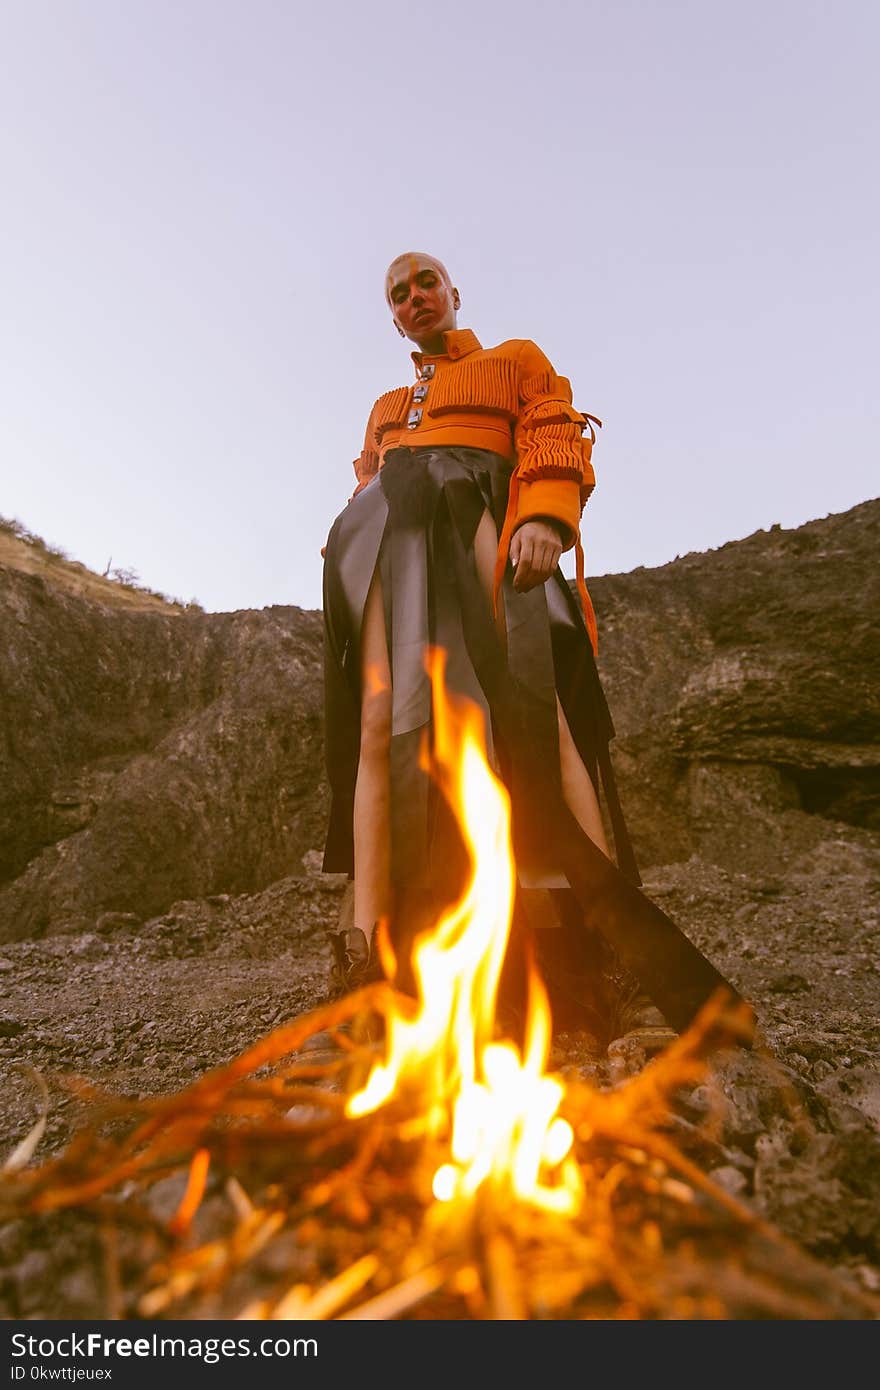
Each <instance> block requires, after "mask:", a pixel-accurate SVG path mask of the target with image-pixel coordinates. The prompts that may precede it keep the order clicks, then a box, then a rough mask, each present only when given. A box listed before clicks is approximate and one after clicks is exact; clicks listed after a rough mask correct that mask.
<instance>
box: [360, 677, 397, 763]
mask: <svg viewBox="0 0 880 1390" xmlns="http://www.w3.org/2000/svg"><path fill="white" fill-rule="evenodd" d="M390 749H391V691H390V690H372V691H365V692H364V697H363V700H362V702H361V761H362V762H363V761H367V762H372V763H380V762H386V761H387V759H388V754H389V751H390Z"/></svg>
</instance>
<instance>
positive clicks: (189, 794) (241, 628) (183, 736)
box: [0, 501, 880, 1318]
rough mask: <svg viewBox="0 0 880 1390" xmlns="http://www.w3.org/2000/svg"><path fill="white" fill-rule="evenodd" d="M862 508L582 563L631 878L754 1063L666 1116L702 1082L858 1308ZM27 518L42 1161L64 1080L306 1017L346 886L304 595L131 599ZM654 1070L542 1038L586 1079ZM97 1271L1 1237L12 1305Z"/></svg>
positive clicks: (212, 1053)
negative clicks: (328, 840)
mask: <svg viewBox="0 0 880 1390" xmlns="http://www.w3.org/2000/svg"><path fill="white" fill-rule="evenodd" d="M878 524H880V501H873V502H867V503H864V504H863V505H861V506H859V507H855V508H853V509H852V510H851V511H849V512H846V513H843V514H841V515H838V516H829V517H826V518H824V519H821V520H817V521H813V522H810V523H808V524H807V525H806V526H803V527H799V528H797V529H795V530H791V531H784V530H782V529H781V528H779V527H772V528H771V529H770V530H769V531H761V532H757V533H756V534H755V535H754V536H750V537H748V538H746V539H745V540H742V541H736V542H732V543H730V544H729V545H726V546H722V547H721V548H720V549H718V550H717V551H711V552H708V553H705V554H693V555H688V556H684V557H682V558H681V559H679V560H676V561H675V562H674V563H672V564H669V565H665V566H662V567H660V568H659V569H656V570H645V569H639V570H635V571H633V572H632V573H630V574H626V575H609V576H604V577H602V578H600V579H596V580H590V588H591V592H592V594H593V598H594V602H595V604H596V609H597V613H598V616H599V626H600V633H601V642H600V659H599V664H600V669H601V675H602V680H603V684H604V687H605V690H606V693H607V694H608V698H609V703H610V706H611V709H612V712H613V715H614V720H615V724H616V728H617V739H616V741H615V744H614V749H613V751H614V759H615V766H616V768H617V772H618V777H619V781H620V787H621V792H622V799H623V805H624V808H625V811H626V814H627V818H628V821H629V823H630V826H631V829H632V833H633V839H634V842H635V846H636V851H637V856H638V859H639V862H640V864H642V865H648V866H652V867H649V868H647V869H645V870H644V876H645V879H646V891H647V892H648V893H649V894H650V895H651V896H653V897H654V898H655V899H656V901H657V902H658V904H659V905H660V906H661V907H662V908H663V909H664V910H665V911H666V912H667V913H668V914H669V915H670V916H672V917H673V919H674V920H676V921H677V922H678V923H679V924H680V925H681V926H682V928H683V929H684V930H685V931H686V932H687V933H689V934H690V935H691V937H692V938H693V940H694V941H695V942H696V943H697V945H698V946H700V948H701V949H702V950H703V951H704V952H705V953H706V954H707V955H708V956H709V957H710V958H711V959H712V960H713V961H714V962H715V963H716V964H717V965H718V967H719V968H720V969H721V971H722V972H723V973H724V974H725V975H726V976H727V977H728V978H729V979H730V980H731V981H732V983H733V984H735V985H736V986H737V987H738V988H739V989H740V990H741V992H742V993H743V994H744V995H745V996H746V997H747V998H749V999H750V1000H751V1001H752V1002H753V1003H754V1005H755V1006H756V1009H757V1012H758V1015H759V1019H760V1024H761V1027H762V1030H763V1034H764V1036H765V1038H766V1040H767V1043H768V1046H769V1052H770V1056H769V1057H768V1056H764V1055H755V1054H749V1055H746V1054H738V1055H737V1056H735V1057H726V1058H719V1059H718V1060H717V1064H716V1066H715V1067H714V1071H713V1076H712V1078H711V1081H710V1083H708V1084H707V1085H705V1086H701V1087H697V1088H696V1089H695V1090H694V1091H692V1092H690V1093H688V1094H686V1095H684V1094H683V1095H681V1096H679V1097H678V1099H677V1102H676V1111H677V1123H678V1124H679V1126H680V1133H681V1134H682V1135H683V1136H685V1137H686V1136H687V1135H691V1136H692V1135H693V1126H695V1125H699V1124H700V1122H701V1121H702V1120H704V1119H705V1118H706V1116H707V1115H709V1114H714V1106H715V1104H716V1101H717V1099H718V1097H719V1096H722V1097H723V1098H724V1102H725V1109H724V1122H723V1128H722V1130H721V1132H720V1133H719V1134H717V1135H716V1138H715V1140H714V1141H713V1142H712V1143H703V1144H702V1147H701V1152H700V1161H701V1163H702V1164H703V1167H704V1168H705V1169H706V1170H707V1171H709V1172H711V1173H712V1174H713V1178H714V1180H715V1181H716V1182H718V1183H719V1184H720V1185H721V1186H723V1187H724V1188H725V1189H726V1190H727V1191H729V1192H731V1193H734V1194H736V1195H738V1196H741V1197H742V1198H744V1200H745V1201H746V1202H748V1203H750V1204H752V1206H753V1207H754V1209H755V1210H756V1211H759V1212H761V1213H763V1214H764V1215H765V1216H767V1217H768V1218H769V1219H770V1221H771V1222H773V1223H774V1224H775V1225H776V1227H778V1228H779V1229H780V1230H781V1231H783V1232H785V1233H786V1234H788V1235H789V1236H791V1237H792V1238H793V1239H794V1241H795V1242H796V1243H797V1245H798V1246H800V1248H801V1249H803V1250H806V1251H808V1252H810V1254H811V1255H812V1256H814V1257H816V1258H817V1259H818V1260H819V1261H820V1262H821V1264H822V1266H823V1267H824V1268H825V1269H826V1270H828V1271H836V1272H837V1274H838V1275H839V1277H840V1279H841V1280H842V1281H843V1283H842V1285H841V1287H842V1288H843V1289H844V1290H850V1291H851V1295H852V1298H853V1299H856V1298H857V1296H858V1295H859V1293H861V1294H862V1295H868V1296H874V1295H876V1296H878V1297H880V1201H878V1198H880V1137H878V1130H880V988H878V983H880V982H878V970H880V952H878V941H877V936H878V902H880V753H878V748H880V699H878V694H880V682H878V681H877V679H876V676H877V670H878V668H880V650H878V628H877V622H876V614H877V611H878V609H880V593H878V580H880V571H878V569H877V565H876V550H877V545H876V537H877V528H878ZM20 531H21V528H19V531H18V532H15V533H14V534H13V533H12V532H11V531H10V529H9V526H8V525H7V526H6V529H5V530H4V529H3V526H2V525H0V540H2V541H3V545H2V546H0V649H2V650H3V652H4V661H3V662H2V663H0V1162H2V1161H3V1159H4V1157H5V1156H6V1155H8V1154H9V1153H11V1152H12V1151H13V1150H14V1148H15V1146H16V1145H17V1143H18V1142H19V1141H20V1140H21V1139H22V1138H23V1137H24V1136H25V1135H26V1134H27V1133H28V1132H29V1130H30V1129H31V1126H32V1125H33V1123H34V1121H35V1119H36V1117H37V1115H38V1114H39V1110H40V1085H41V1084H42V1083H41V1082H40V1081H38V1080H37V1079H36V1074H37V1073H38V1074H39V1076H40V1077H42V1078H44V1080H45V1083H46V1084H47V1085H48V1087H49V1109H48V1119H47V1127H46V1132H45V1134H44V1135H43V1137H42V1139H41V1142H40V1145H39V1147H38V1149H37V1154H36V1157H37V1159H39V1158H40V1157H45V1156H47V1155H48V1154H50V1153H52V1152H55V1151H57V1150H58V1149H59V1148H60V1147H61V1146H62V1145H63V1144H64V1143H65V1142H66V1140H67V1139H68V1138H69V1137H70V1135H71V1133H73V1131H74V1130H75V1128H76V1126H77V1124H78V1123H79V1121H80V1120H81V1118H82V1113H83V1105H82V1101H81V1099H80V1098H79V1096H78V1093H77V1091H76V1088H75V1087H73V1086H72V1085H71V1081H70V1078H71V1077H73V1076H75V1075H80V1076H85V1077H88V1078H89V1079H90V1081H91V1082H92V1083H94V1084H96V1085H98V1086H100V1087H103V1088H105V1089H106V1090H107V1091H108V1092H110V1093H113V1094H117V1095H136V1096H137V1095H151V1094H156V1093H159V1092H166V1091H168V1092H170V1091H175V1090H177V1089H179V1088H181V1087H183V1086H185V1085H186V1084H187V1083H189V1082H191V1081H193V1080H195V1079H196V1078H197V1077H198V1076H199V1075H201V1074H202V1073H204V1072H205V1071H207V1070H209V1069H210V1068H212V1067H214V1066H216V1065H218V1064H221V1063H223V1062H226V1061H228V1060H229V1059H230V1058H232V1057H233V1056H235V1055H236V1054H237V1053H239V1052H240V1051H241V1050H242V1049H244V1048H245V1047H247V1046H248V1045H249V1044H250V1043H252V1042H254V1041H255V1040H256V1039H258V1038H259V1037H261V1036H262V1035H263V1034H265V1033H266V1032H267V1031H268V1030H270V1029H271V1028H272V1027H273V1026H275V1025H276V1024H279V1023H281V1022H283V1021H285V1020H288V1019H290V1018H292V1017H294V1016H296V1015H299V1014H301V1013H302V1012H303V1011H306V1010H308V1009H310V1008H311V1007H313V1006H314V1005H315V1004H316V1003H317V1002H318V1001H319V1000H320V998H321V997H322V994H323V992H324V986H325V977H326V971H327V964H328V947H327V942H326V928H327V926H328V925H331V924H332V923H333V922H334V921H335V918H336V914H337V912H338V910H339V904H340V901H341V894H342V892H343V889H344V883H343V882H342V881H340V880H339V879H336V878H334V877H330V876H324V875H322V874H321V873H320V858H321V856H320V853H319V852H318V849H317V846H319V845H320V843H321V840H322V835H323V830H324V827H325V826H326V817H327V807H328V789H327V785H326V779H325V775H324V757H323V710H322V703H323V702H322V681H321V650H322V633H321V616H320V614H319V613H308V612H303V611H302V610H300V609H297V608H292V607H285V608H282V607H276V608H268V609H264V610H262V611H261V612H250V611H248V612H241V613H227V614H206V613H202V612H200V611H197V610H195V609H193V608H192V607H191V606H189V607H185V606H181V605H175V604H170V603H165V602H163V601H162V599H161V596H155V595H146V596H145V595H143V594H140V595H139V594H134V595H132V594H131V593H128V592H127V591H123V590H121V589H120V586H119V585H118V584H111V583H110V582H109V581H108V580H106V579H105V578H103V577H101V576H97V575H90V574H89V572H87V571H85V570H84V569H83V567H82V566H71V565H70V564H69V563H68V562H66V561H65V560H64V558H63V557H62V556H60V555H58V554H55V553H51V554H49V555H48V558H47V554H45V553H44V551H45V549H46V548H45V547H43V548H42V550H41V548H40V547H41V544H42V543H40V542H38V541H35V540H34V539H33V538H32V539H31V540H27V538H26V537H25V538H24V539H23V538H22V534H20ZM291 867H293V868H294V869H295V872H294V874H293V876H291ZM644 1062H645V1058H644V1056H643V1055H640V1054H639V1052H638V1049H634V1048H623V1049H612V1055H611V1056H606V1055H602V1056H599V1055H597V1054H596V1053H595V1052H590V1051H588V1050H586V1049H585V1047H584V1045H583V1040H582V1039H578V1038H577V1037H575V1036H573V1035H562V1036H559V1037H557V1038H556V1039H555V1041H554V1054H553V1063H554V1065H556V1066H558V1067H560V1068H573V1069H575V1070H577V1071H579V1072H580V1073H581V1074H584V1075H586V1076H588V1077H589V1078H590V1079H591V1080H592V1081H593V1082H594V1083H595V1084H596V1085H598V1086H600V1087H603V1088H612V1087H614V1086H618V1085H622V1084H626V1074H627V1072H628V1071H634V1070H637V1069H638V1068H639V1067H640V1066H642V1065H643V1064H644ZM179 1195H180V1194H179V1190H177V1189H174V1187H173V1184H172V1187H171V1188H170V1189H169V1188H166V1187H163V1186H162V1185H161V1184H160V1186H159V1188H158V1189H157V1190H156V1195H155V1200H156V1201H157V1202H159V1203H162V1202H164V1203H165V1204H166V1205H168V1204H171V1205H169V1212H170V1211H171V1210H173V1203H174V1202H175V1201H176V1200H177V1199H178V1198H179ZM84 1241H85V1243H84ZM100 1263H101V1262H100V1258H99V1257H98V1255H96V1254H95V1251H94V1249H93V1248H92V1246H91V1245H89V1243H88V1240H87V1239H86V1238H85V1237H84V1235H83V1229H82V1225H81V1223H80V1224H78V1223H77V1221H76V1219H75V1217H73V1216H63V1215H62V1216H58V1217H54V1218H51V1219H47V1220H45V1221H41V1222H38V1223H31V1222H29V1223H27V1224H23V1223H21V1222H13V1223H9V1224H7V1225H6V1226H5V1227H2V1228H0V1316H6V1317H40V1316H52V1315H54V1316H62V1317H74V1318H84V1317H88V1316H102V1315H104V1314H105V1313H106V1296H107V1294H106V1288H105V1287H104V1285H103V1283H102V1278H101V1276H100ZM845 1304H846V1299H845V1297H844V1302H843V1304H840V1303H839V1302H838V1303H836V1304H835V1305H834V1311H832V1310H831V1305H830V1304H829V1313H828V1315H829V1316H839V1315H840V1308H841V1307H845ZM855 1306H857V1305H856V1304H853V1307H855ZM864 1306H865V1305H858V1308H859V1309H860V1310H861V1311H859V1312H858V1313H855V1314H853V1315H858V1316H864ZM876 1306H877V1307H880V1304H878V1305H876Z"/></svg>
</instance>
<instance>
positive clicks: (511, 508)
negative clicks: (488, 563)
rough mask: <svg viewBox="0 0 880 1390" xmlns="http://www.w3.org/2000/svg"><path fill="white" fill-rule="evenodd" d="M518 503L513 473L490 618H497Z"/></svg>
mask: <svg viewBox="0 0 880 1390" xmlns="http://www.w3.org/2000/svg"><path fill="white" fill-rule="evenodd" d="M518 502H519V478H518V477H517V474H516V472H515V471H514V472H513V473H511V475H510V492H509V493H508V498H507V512H506V514H505V517H504V525H503V526H502V528H501V535H500V537H499V539H498V558H497V560H496V561H495V577H494V579H493V581H492V617H493V618H497V616H498V594H499V592H500V589H501V581H502V580H503V578H504V571H505V570H506V569H507V557H508V555H509V554H510V538H511V536H512V535H513V526H514V522H515V521H516V513H517V506H518Z"/></svg>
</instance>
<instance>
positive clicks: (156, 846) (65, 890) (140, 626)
mask: <svg viewBox="0 0 880 1390" xmlns="http://www.w3.org/2000/svg"><path fill="white" fill-rule="evenodd" d="M0 647H2V650H3V652H4V654H5V659H4V662H3V664H2V668H0V729H2V735H0V883H2V885H3V886H2V888H0V939H2V940H14V939H17V938H21V937H33V936H38V935H41V934H42V933H44V932H46V931H81V930H85V929H88V928H90V927H93V926H94V925H95V924H96V922H97V921H98V920H99V918H100V917H101V916H102V914H105V913H108V912H121V913H134V914H136V915H137V916H138V917H139V918H147V917H149V916H151V915H153V914H154V913H156V912H159V911H161V910H163V909H164V908H166V907H167V906H168V905H169V904H170V903H171V902H172V901H173V900H175V899H178V898H185V897H199V896H202V895H205V894H210V893H222V892H228V891H234V892H244V891H248V890H252V889H256V888H260V887H263V886H265V885H266V884H267V883H270V882H272V881H274V880H275V879H278V878H281V877H283V876H284V875H285V874H288V873H289V872H290V871H291V869H292V868H298V867H299V864H300V861H301V858H302V855H303V853H304V852H306V851H307V850H308V849H309V848H311V847H312V846H313V845H315V844H318V843H320V840H321V833H322V823H323V819H324V816H325V806H326V791H325V785H324V772H323V743H322V718H323V706H322V700H323V696H322V685H321V623H320V617H319V615H317V614H314V613H304V612H302V611H301V610H300V609H298V608H282V607H278V608H269V609H264V610H263V611H261V612H250V611H245V612H240V613H219V614H204V613H188V612H180V611H179V610H174V609H172V610H170V611H169V612H167V613H164V612H161V611H155V610H151V611H130V610H129V609H127V608H124V607H117V606H114V605H112V604H109V603H104V602H96V601H93V600H85V599H83V598H81V597H78V596H74V595H71V594H70V593H69V592H67V591H65V590H64V589H63V588H62V587H60V586H56V585H54V584H53V583H51V581H50V580H47V579H45V578H43V577H40V576H38V575H33V574H25V573H22V572H20V571H17V570H13V569H9V568H6V569H0Z"/></svg>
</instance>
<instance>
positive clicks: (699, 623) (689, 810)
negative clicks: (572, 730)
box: [590, 501, 880, 871]
mask: <svg viewBox="0 0 880 1390" xmlns="http://www.w3.org/2000/svg"><path fill="white" fill-rule="evenodd" d="M878 536H880V502H878V501H873V502H866V503H864V504H863V505H861V506H859V507H854V508H853V509H852V510H851V511H848V512H844V513H842V514H840V515H835V516H829V517H827V518H825V519H824V520H821V521H812V522H809V523H808V524H807V525H805V526H801V527H798V528H797V529H796V530H790V531H785V530H782V529H781V528H779V527H772V528H771V529H770V531H769V532H767V531H759V532H757V533H756V534H755V535H753V536H749V537H748V538H747V539H746V540H742V541H734V542H731V543H730V544H729V545H725V546H722V547H721V548H720V549H718V550H715V551H710V552H707V553H704V554H693V555H686V556H684V557H682V558H681V559H678V560H675V561H673V562H672V563H671V564H668V565H664V566H662V567H661V568H659V569H652V570H647V569H637V570H634V571H633V572H632V573H630V574H622V575H608V576H605V577H603V578H600V579H595V580H593V581H591V584H590V589H591V592H592V595H593V599H594V602H595V604H596V609H597V612H598V615H599V625H600V666H601V669H602V677H603V681H604V683H605V689H606V692H607V695H608V699H609V703H610V705H611V710H612V713H613V717H614V721H615V725H616V727H617V732H618V738H617V740H616V742H615V745H614V747H615V764H616V766H617V768H618V772H619V776H620V780H621V784H622V792H623V800H624V807H625V809H626V811H627V813H628V816H629V818H630V820H631V822H632V826H633V830H634V835H635V840H636V847H637V851H638V853H639V858H640V860H641V862H642V863H645V864H649V865H650V864H663V863H668V862H669V861H671V860H675V859H682V858H687V856H688V855H689V854H691V853H694V852H695V851H696V852H699V853H701V854H702V855H703V856H704V857H706V858H707V859H709V860H713V861H714V862H716V863H719V864H724V865H727V866H728V867H731V868H745V867H748V866H750V865H751V866H754V867H756V868H758V867H764V868H767V869H771V868H772V869H775V870H777V871H778V870H781V869H784V868H785V866H786V865H787V864H788V863H790V862H793V860H794V859H796V858H797V857H798V856H799V855H801V854H803V853H805V852H807V851H808V850H809V849H810V847H811V846H813V845H814V844H817V843H819V842H820V841H821V840H822V839H823V838H824V837H825V836H826V834H827V822H828V821H829V820H830V821H842V822H848V823H849V824H851V825H854V826H862V827H867V828H871V827H873V828H875V829H876V828H880V737H878V736H880V682H878V679H877V677H878V671H880V629H878V624H877V613H878V612H880V574H878V567H877V562H876V554H877V544H878ZM823 822H824V824H823Z"/></svg>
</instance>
